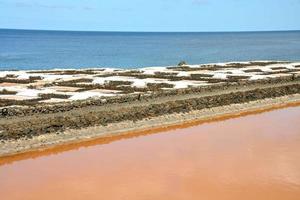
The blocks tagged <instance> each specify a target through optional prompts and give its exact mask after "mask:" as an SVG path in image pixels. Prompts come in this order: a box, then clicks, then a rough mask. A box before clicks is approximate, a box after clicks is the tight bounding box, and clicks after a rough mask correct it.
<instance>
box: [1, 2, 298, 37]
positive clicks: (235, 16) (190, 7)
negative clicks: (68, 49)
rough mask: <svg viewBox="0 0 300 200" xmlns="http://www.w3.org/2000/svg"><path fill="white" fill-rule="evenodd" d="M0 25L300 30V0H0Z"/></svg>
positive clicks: (78, 27)
mask: <svg viewBox="0 0 300 200" xmlns="http://www.w3.org/2000/svg"><path fill="white" fill-rule="evenodd" d="M0 28H12V29H42V30H81V31H166V32H172V31H179V32H186V31H195V32H198V31H199V32H210V31H267V30H300V0H0Z"/></svg>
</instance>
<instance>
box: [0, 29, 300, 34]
mask: <svg viewBox="0 0 300 200" xmlns="http://www.w3.org/2000/svg"><path fill="white" fill-rule="evenodd" d="M0 30H17V31H53V32H106V33H113V32H115V33H251V32H297V31H300V29H299V30H296V29H294V30H247V31H235V30H233V31H128V30H127V31H122V30H120V31H109V30H102V31H100V30H62V29H61V30H59V29H23V28H0Z"/></svg>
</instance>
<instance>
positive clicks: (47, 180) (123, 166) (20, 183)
mask: <svg viewBox="0 0 300 200" xmlns="http://www.w3.org/2000/svg"><path fill="white" fill-rule="evenodd" d="M2 163H3V162H2ZM0 194H1V197H0V199H3V200H13V199H20V200H21V199H22V200H27V199H28V200H29V199H30V200H35V199H38V200H40V199H44V200H45V199H73V200H76V199H89V200H91V199H107V200H111V199H113V200H115V199H116V200H121V199H129V200H135V199H137V200H144V199H147V200H148V199H149V200H150V199H151V200H152V199H172V200H177V199H178V200H179V199H180V200H182V199H197V200H198V199H218V200H220V199H230V200H234V199H238V200H239V199H251V200H253V199H256V200H260V199H263V200H266V199H272V200H276V199H284V200H289V199H295V200H296V199H300V107H290V108H285V109H280V110H274V111H271V112H265V113H260V114H256V115H249V116H244V117H240V118H235V119H228V120H225V121H218V122H212V123H206V124H202V125H198V126H193V127H188V128H184V129H176V130H170V131H165V132H162V133H159V134H152V135H146V136H142V137H135V138H130V139H123V140H118V141H114V142H111V143H107V144H96V145H93V146H88V147H82V148H79V149H74V150H69V151H65V152H60V153H57V154H50V155H47V156H37V157H34V158H31V159H23V160H20V161H14V162H7V163H6V164H2V165H0Z"/></svg>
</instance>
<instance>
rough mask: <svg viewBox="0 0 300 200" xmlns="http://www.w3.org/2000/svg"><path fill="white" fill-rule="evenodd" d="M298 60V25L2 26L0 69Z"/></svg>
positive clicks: (299, 40) (299, 52)
mask: <svg viewBox="0 0 300 200" xmlns="http://www.w3.org/2000/svg"><path fill="white" fill-rule="evenodd" d="M181 60H184V61H186V62H188V63H190V64H200V63H215V62H227V61H245V60H291V61H299V60H300V31H285V32H226V33H222V32H219V33H157V32H75V31H33V30H9V29H0V70H13V69H51V68H87V67H118V68H140V67H145V66H169V65H176V64H177V63H178V62H179V61H181Z"/></svg>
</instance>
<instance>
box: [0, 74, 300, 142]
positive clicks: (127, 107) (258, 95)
mask: <svg viewBox="0 0 300 200" xmlns="http://www.w3.org/2000/svg"><path fill="white" fill-rule="evenodd" d="M214 87H216V86H214ZM222 87H223V86H222ZM225 88H226V89H225ZM299 93H300V81H299V80H298V78H296V79H295V78H293V77H290V78H280V79H277V80H268V81H265V82H264V83H260V82H256V83H255V84H254V83H252V84H248V85H247V84H245V83H240V84H234V85H227V87H223V89H222V88H212V87H207V88H205V89H203V88H200V89H197V88H189V89H186V90H174V91H168V92H165V93H164V92H161V93H158V94H150V95H149V96H145V97H143V99H141V100H140V101H138V100H137V98H136V97H135V96H129V97H122V98H112V99H108V100H106V101H103V100H101V99H99V100H88V101H83V102H75V103H72V104H62V105H60V106H61V107H58V108H60V109H58V110H57V109H56V108H55V107H51V106H47V105H45V106H44V107H43V106H40V107H39V109H40V110H38V111H34V109H36V107H29V108H13V109H15V110H17V112H16V113H21V114H15V115H12V116H11V115H3V113H4V112H3V110H2V118H1V119H0V130H1V132H0V139H1V140H11V139H20V138H24V137H27V138H31V137H33V136H38V135H42V134H48V133H56V132H63V131H66V130H69V129H80V128H85V127H91V126H97V125H100V126H106V125H107V124H111V123H117V122H122V121H128V120H129V121H139V120H142V119H145V118H151V117H157V116H162V115H166V114H172V113H187V112H190V111H193V110H201V109H205V108H212V107H220V106H225V105H230V104H236V103H246V102H251V101H255V100H260V99H266V98H275V97H281V96H286V95H291V94H299ZM126 98H127V99H126ZM74 105H76V106H74ZM53 108H55V109H53ZM6 109H7V110H6V111H5V112H6V113H7V112H10V111H9V110H8V108H6ZM18 109H19V110H18ZM43 109H44V110H43ZM51 109H52V110H53V111H52V112H50V111H51ZM24 110H25V111H26V112H24ZM30 110H31V112H30ZM49 110H50V111H49ZM27 111H28V112H27ZM32 111H33V112H32ZM35 113H36V114H35ZM44 113H45V114H44Z"/></svg>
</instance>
